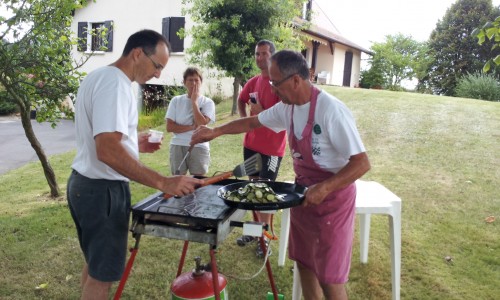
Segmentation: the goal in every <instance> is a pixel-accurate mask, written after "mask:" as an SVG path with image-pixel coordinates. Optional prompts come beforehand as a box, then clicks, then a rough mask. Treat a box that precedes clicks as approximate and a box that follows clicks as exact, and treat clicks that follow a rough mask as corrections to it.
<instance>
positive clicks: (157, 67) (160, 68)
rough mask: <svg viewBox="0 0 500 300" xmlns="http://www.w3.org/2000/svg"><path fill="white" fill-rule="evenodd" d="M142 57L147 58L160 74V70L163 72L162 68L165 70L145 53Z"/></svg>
mask: <svg viewBox="0 0 500 300" xmlns="http://www.w3.org/2000/svg"><path fill="white" fill-rule="evenodd" d="M144 55H146V56H147V58H149V60H151V62H152V63H153V66H154V67H155V69H156V71H160V72H161V70H163V68H165V67H164V66H163V65H162V64H159V63H157V62H156V61H155V60H154V59H152V58H151V56H149V55H147V54H146V52H144Z"/></svg>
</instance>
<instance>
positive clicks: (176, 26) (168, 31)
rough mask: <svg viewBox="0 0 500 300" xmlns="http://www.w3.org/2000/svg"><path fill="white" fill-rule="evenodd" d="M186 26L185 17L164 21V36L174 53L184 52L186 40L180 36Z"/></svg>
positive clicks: (164, 19) (168, 18)
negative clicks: (180, 31) (179, 33)
mask: <svg viewBox="0 0 500 300" xmlns="http://www.w3.org/2000/svg"><path fill="white" fill-rule="evenodd" d="M184 26H185V18H184V17H166V18H163V20H162V26H161V28H162V34H163V36H165V37H166V38H167V40H168V41H169V42H170V47H171V50H172V52H184V39H183V38H180V37H179V35H178V32H179V30H181V29H184Z"/></svg>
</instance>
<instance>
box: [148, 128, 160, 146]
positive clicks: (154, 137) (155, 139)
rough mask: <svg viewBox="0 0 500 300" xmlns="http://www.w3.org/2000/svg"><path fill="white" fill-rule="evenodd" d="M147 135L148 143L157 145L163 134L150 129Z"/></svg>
mask: <svg viewBox="0 0 500 300" xmlns="http://www.w3.org/2000/svg"><path fill="white" fill-rule="evenodd" d="M149 134H150V136H149V138H148V142H150V143H159V142H161V139H162V138H163V132H161V131H158V130H153V129H150V130H149Z"/></svg>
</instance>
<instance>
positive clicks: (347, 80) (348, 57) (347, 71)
mask: <svg viewBox="0 0 500 300" xmlns="http://www.w3.org/2000/svg"><path fill="white" fill-rule="evenodd" d="M351 73H352V52H346V53H345V61H344V80H343V81H342V86H351Z"/></svg>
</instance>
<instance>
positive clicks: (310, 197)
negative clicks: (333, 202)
mask: <svg viewBox="0 0 500 300" xmlns="http://www.w3.org/2000/svg"><path fill="white" fill-rule="evenodd" d="M328 194H329V193H328V190H327V189H326V188H325V186H324V185H322V184H321V183H318V184H314V185H311V186H310V187H308V188H307V191H306V194H305V195H304V196H305V199H304V202H303V203H302V206H315V205H318V204H321V202H323V200H325V197H326V196H328Z"/></svg>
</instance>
